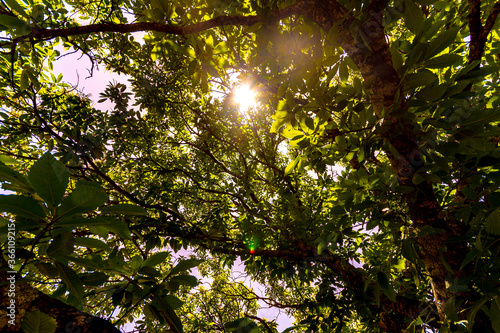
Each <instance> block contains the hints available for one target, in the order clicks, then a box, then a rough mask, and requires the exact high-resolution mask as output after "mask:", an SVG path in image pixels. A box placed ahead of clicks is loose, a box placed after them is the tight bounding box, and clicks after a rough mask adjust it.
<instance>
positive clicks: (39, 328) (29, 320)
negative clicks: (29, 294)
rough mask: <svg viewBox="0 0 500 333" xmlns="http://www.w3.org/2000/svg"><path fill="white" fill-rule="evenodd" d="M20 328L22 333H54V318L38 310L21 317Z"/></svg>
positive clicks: (55, 324)
mask: <svg viewBox="0 0 500 333" xmlns="http://www.w3.org/2000/svg"><path fill="white" fill-rule="evenodd" d="M21 328H22V330H23V332H24V333H54V332H55V331H56V328H57V322H56V320H55V318H54V317H51V316H49V315H48V314H45V313H43V312H41V311H40V310H35V311H31V312H28V313H26V314H25V315H24V316H23V322H22V325H21Z"/></svg>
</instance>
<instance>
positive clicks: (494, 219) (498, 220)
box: [484, 208, 500, 236]
mask: <svg viewBox="0 0 500 333" xmlns="http://www.w3.org/2000/svg"><path fill="white" fill-rule="evenodd" d="M484 226H485V227H486V231H487V232H489V233H490V234H492V235H497V236H498V235H500V208H497V209H495V210H494V211H493V212H492V213H491V214H490V215H488V217H487V218H486V223H485V224H484Z"/></svg>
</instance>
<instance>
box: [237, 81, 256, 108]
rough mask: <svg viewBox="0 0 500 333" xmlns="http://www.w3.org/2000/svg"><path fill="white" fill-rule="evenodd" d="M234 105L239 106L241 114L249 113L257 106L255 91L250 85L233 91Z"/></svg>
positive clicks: (244, 85)
mask: <svg viewBox="0 0 500 333" xmlns="http://www.w3.org/2000/svg"><path fill="white" fill-rule="evenodd" d="M233 98H234V103H236V104H238V105H239V109H240V111H241V112H247V111H248V110H250V109H251V108H253V107H255V105H256V104H257V102H256V100H255V91H253V90H252V89H251V88H250V86H249V85H248V84H243V85H241V86H238V87H237V88H236V89H234V91H233Z"/></svg>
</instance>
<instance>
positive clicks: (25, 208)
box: [0, 194, 45, 220]
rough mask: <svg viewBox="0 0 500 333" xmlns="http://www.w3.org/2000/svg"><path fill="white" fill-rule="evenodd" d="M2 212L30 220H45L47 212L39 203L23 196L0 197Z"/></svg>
mask: <svg viewBox="0 0 500 333" xmlns="http://www.w3.org/2000/svg"><path fill="white" fill-rule="evenodd" d="M0 212H5V213H11V214H14V215H16V216H21V217H26V218H28V219H33V220H40V219H43V218H45V212H44V211H43V208H42V207H41V206H40V204H39V203H38V201H36V200H35V199H33V198H30V197H25V196H22V195H3V194H1V195H0Z"/></svg>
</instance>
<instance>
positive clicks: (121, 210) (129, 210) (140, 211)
mask: <svg viewBox="0 0 500 333" xmlns="http://www.w3.org/2000/svg"><path fill="white" fill-rule="evenodd" d="M101 213H104V214H114V215H146V210H145V209H144V208H142V207H140V206H136V205H130V204H118V205H113V206H106V207H102V208H101Z"/></svg>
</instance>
